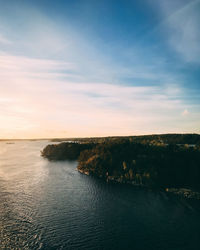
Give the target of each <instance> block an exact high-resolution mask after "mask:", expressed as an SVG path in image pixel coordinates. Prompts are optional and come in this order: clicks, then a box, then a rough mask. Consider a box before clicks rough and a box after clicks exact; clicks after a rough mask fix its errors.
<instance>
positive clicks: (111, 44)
mask: <svg viewBox="0 0 200 250" xmlns="http://www.w3.org/2000/svg"><path fill="white" fill-rule="evenodd" d="M0 4H1V8H0V137H1V138H5V137H7V138H30V137H34V138H37V137H73V136H106V135H135V134H151V133H173V132H175V133H186V132H194V133H200V46H199V45H200V29H199V23H200V15H199V13H200V1H199V0H195V1H191V0H190V1H188V0H187V1H186V0H179V1H177V0H173V1H172V0H169V1H161V0H143V1H134V0H130V1H129V0H127V1H119V0H115V1H114V0H113V1H111V0H107V1H104V0H103V1H102V0H101V1H96V0H76V1H67V0H65V1H64V0H59V1H47V0H43V1H39V0H38V1H37V0H34V1H25V0H23V1H22V0H18V1H11V0H10V1H3V0H2V1H1V0H0Z"/></svg>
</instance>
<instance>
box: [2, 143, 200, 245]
mask: <svg viewBox="0 0 200 250" xmlns="http://www.w3.org/2000/svg"><path fill="white" fill-rule="evenodd" d="M47 143H48V142H47V141H42V142H41V141H37V142H16V143H15V144H6V143H5V142H0V249H76V250H77V249H86V250H89V249H109V250H112V249H136V250H137V249H148V250H149V249H152V250H156V249H159V250H165V249H175V250H179V249H181V250H182V249H183V250H184V249H188V250H192V249H198V250H199V249H200V239H199V238H200V203H199V202H197V201H186V200H183V199H182V200H181V199H178V198H175V197H173V196H172V197H171V196H167V195H166V194H163V193H159V192H153V191H146V190H143V189H136V188H134V187H131V186H121V185H113V184H107V183H104V182H103V181H101V180H98V179H95V178H92V177H88V176H84V175H81V174H80V173H78V172H77V171H76V164H77V163H76V162H59V163H56V162H48V161H47V160H44V159H43V158H41V157H40V150H41V149H42V148H43V147H44V146H45V145H46V144H47Z"/></svg>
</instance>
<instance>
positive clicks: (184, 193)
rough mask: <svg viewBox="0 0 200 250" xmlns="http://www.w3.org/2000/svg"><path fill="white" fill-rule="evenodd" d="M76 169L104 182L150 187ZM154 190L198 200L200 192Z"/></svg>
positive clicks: (182, 189) (187, 189) (172, 189)
mask: <svg viewBox="0 0 200 250" xmlns="http://www.w3.org/2000/svg"><path fill="white" fill-rule="evenodd" d="M77 171H78V172H79V173H80V174H84V175H87V176H95V177H97V178H100V179H104V180H105V182H111V183H118V184H126V185H131V186H134V187H141V188H147V189H150V188H151V187H149V186H147V185H144V184H138V183H135V181H130V180H125V179H121V178H119V177H118V176H117V177H115V176H107V178H106V179H105V178H103V177H102V176H96V175H93V174H91V173H90V172H89V171H85V170H83V169H79V168H78V167H77ZM156 190H161V191H162V192H165V193H168V194H173V195H175V196H178V197H182V198H186V199H193V200H200V192H197V191H194V190H192V189H189V188H163V189H160V188H156Z"/></svg>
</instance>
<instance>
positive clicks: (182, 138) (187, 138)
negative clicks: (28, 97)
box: [51, 134, 200, 145]
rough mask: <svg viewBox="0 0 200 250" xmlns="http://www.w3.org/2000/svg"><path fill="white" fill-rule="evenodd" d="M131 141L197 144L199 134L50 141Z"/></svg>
mask: <svg viewBox="0 0 200 250" xmlns="http://www.w3.org/2000/svg"><path fill="white" fill-rule="evenodd" d="M122 140H123V141H124V140H126V141H131V142H137V143H143V144H155V143H156V144H158V143H160V144H195V145H196V144H199V145H200V135H199V134H157V135H140V136H109V137H89V138H59V139H56V138H55V139H52V140H51V141H52V142H62V141H71V142H74V141H75V142H80V143H104V142H116V141H122Z"/></svg>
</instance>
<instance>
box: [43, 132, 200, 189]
mask: <svg viewBox="0 0 200 250" xmlns="http://www.w3.org/2000/svg"><path fill="white" fill-rule="evenodd" d="M132 138H133V137H131V138H130V137H117V138H115V139H112V140H111V139H108V140H104V141H103V142H100V141H98V142H97V141H95V140H93V141H92V140H87V141H84V142H83V141H82V142H79V143H75V142H70V143H67V142H65V143H64V142H63V143H60V144H57V145H56V144H55V145H54V144H53V145H48V146H47V147H46V148H44V150H43V151H42V155H43V156H44V157H46V158H48V159H49V160H65V159H68V160H74V159H78V167H77V168H78V170H79V171H80V172H82V173H85V174H88V175H93V176H97V177H101V178H104V179H105V180H107V181H113V182H120V183H130V184H134V185H143V186H151V187H159V188H170V187H176V188H179V187H181V188H183V187H184V188H194V189H198V190H199V189H200V181H199V180H200V144H199V135H195V134H192V135H170V136H169V135H158V136H141V137H136V138H139V140H137V139H136V140H134V139H132Z"/></svg>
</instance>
